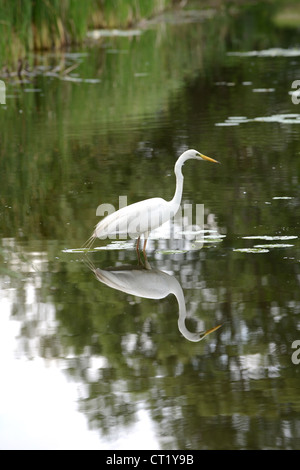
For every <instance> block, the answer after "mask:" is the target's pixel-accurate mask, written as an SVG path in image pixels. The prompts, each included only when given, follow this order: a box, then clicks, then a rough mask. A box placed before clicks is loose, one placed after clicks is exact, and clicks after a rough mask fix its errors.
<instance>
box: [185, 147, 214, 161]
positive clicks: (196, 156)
mask: <svg viewBox="0 0 300 470" xmlns="http://www.w3.org/2000/svg"><path fill="white" fill-rule="evenodd" d="M184 154H186V155H187V159H190V158H193V159H194V160H206V161H208V162H213V163H219V162H218V161H217V160H214V159H213V158H210V157H207V156H206V155H203V153H200V152H198V151H197V150H194V149H190V150H187V151H186V152H184Z"/></svg>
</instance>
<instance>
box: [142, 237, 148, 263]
mask: <svg viewBox="0 0 300 470" xmlns="http://www.w3.org/2000/svg"><path fill="white" fill-rule="evenodd" d="M147 240H148V238H145V240H144V246H143V254H144V258H145V259H147V255H146V245H147Z"/></svg>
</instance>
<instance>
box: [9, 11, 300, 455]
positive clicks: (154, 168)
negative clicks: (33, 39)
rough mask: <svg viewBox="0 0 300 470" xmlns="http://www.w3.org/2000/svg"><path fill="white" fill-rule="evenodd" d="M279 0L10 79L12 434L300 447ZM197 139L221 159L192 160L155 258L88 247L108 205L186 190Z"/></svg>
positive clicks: (299, 124)
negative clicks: (176, 213) (178, 179)
mask: <svg viewBox="0 0 300 470" xmlns="http://www.w3.org/2000/svg"><path fill="white" fill-rule="evenodd" d="M272 8H273V7H271V6H268V5H263V4H262V3H261V2H260V5H256V6H254V7H251V8H250V7H249V8H247V9H246V8H245V9H243V10H241V11H240V12H239V11H238V10H234V11H232V10H230V9H225V10H220V11H218V10H213V9H207V10H205V11H204V12H201V11H198V10H195V9H192V10H188V11H187V12H185V13H184V12H177V13H173V14H171V13H169V14H167V15H165V16H162V17H160V18H158V19H155V20H152V21H149V22H147V23H145V24H143V25H139V26H138V27H137V28H136V29H135V30H133V31H131V32H127V33H126V34H124V33H122V32H118V31H115V32H114V33H113V34H108V33H106V34H103V33H101V32H98V33H93V37H91V38H89V41H88V43H87V44H86V45H85V46H81V47H74V48H72V49H70V50H67V51H61V52H57V53H54V52H51V53H50V52H48V53H43V54H42V53H41V54H36V55H32V56H31V55H29V57H28V69H27V72H26V73H25V72H24V74H23V75H22V80H21V81H20V80H19V79H18V77H7V78H2V80H3V81H4V82H5V86H6V103H5V104H1V105H0V123H1V146H0V175H1V192H0V194H1V211H0V239H1V243H0V259H1V264H0V286H1V291H0V310H1V315H0V350H1V353H0V378H1V388H0V448H1V449H106V450H118V449H122V450H125V449H126V450H128V449H134V450H138V449H161V450H164V449H174V450H176V449H177V450H179V449H181V450H191V449H194V450H202V449H298V448H299V442H300V398H299V396H300V393H299V392H300V364H299V362H300V290H299V283H300V244H299V212H298V211H299V207H300V193H299V179H300V141H299V130H300V104H299V102H300V98H299V96H298V94H297V89H299V88H300V87H299V86H297V83H296V84H295V85H294V86H293V83H294V82H295V80H300V44H299V34H298V33H297V30H296V29H293V28H290V27H287V26H284V25H279V24H278V23H276V21H275V20H274V15H273V13H274V11H273V10H272ZM188 148H195V149H197V150H198V151H200V152H202V153H204V154H205V155H208V156H209V157H212V158H215V159H216V160H218V161H219V162H220V163H221V164H220V165H215V164H211V163H208V162H200V163H199V162H196V161H189V162H187V163H186V164H185V166H184V168H183V173H184V188H183V198H182V212H181V215H182V218H181V220H183V219H184V221H185V222H186V220H188V225H187V224H186V223H184V224H183V226H180V227H178V226H177V225H176V223H171V224H170V226H169V227H167V228H166V227H163V228H162V229H161V230H158V231H157V232H156V233H154V234H152V236H151V238H150V239H149V241H148V245H147V255H148V261H149V263H150V265H151V269H149V270H146V269H141V268H140V267H139V266H137V256H136V251H135V246H134V240H131V239H128V240H118V239H113V238H112V239H108V240H97V242H96V243H95V244H94V248H93V249H92V250H91V251H90V252H89V253H87V252H86V251H84V250H83V249H81V247H82V246H83V245H84V243H85V242H86V240H87V239H88V237H89V236H90V235H91V233H92V231H93V228H94V226H95V225H96V224H97V222H99V220H100V214H102V213H104V212H105V210H110V209H118V208H119V206H120V203H121V205H122V204H123V203H124V202H126V203H128V204H130V203H133V202H136V201H139V200H142V199H146V198H149V197H154V196H159V197H163V198H165V199H171V198H172V197H173V194H174V189H175V176H174V172H173V169H174V164H175V161H176V159H177V157H179V155H180V154H181V153H182V152H183V151H184V150H187V149H188ZM197 208H199V213H198V214H200V215H201V217H200V216H199V217H198V218H197V217H196V215H197V212H196V211H197ZM199 220H200V221H201V224H200V226H199V223H198V222H199ZM216 327H218V328H216ZM211 329H213V331H211V332H209V330H211ZM205 331H206V332H208V333H209V334H207V335H206V336H204V337H202V333H201V332H205ZM298 352H299V354H298Z"/></svg>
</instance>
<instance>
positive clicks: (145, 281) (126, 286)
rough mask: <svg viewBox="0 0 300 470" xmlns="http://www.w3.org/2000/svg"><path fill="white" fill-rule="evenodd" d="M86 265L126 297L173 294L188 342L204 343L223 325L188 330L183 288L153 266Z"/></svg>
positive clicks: (181, 331) (183, 332) (151, 297)
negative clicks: (110, 266) (204, 339)
mask: <svg viewBox="0 0 300 470" xmlns="http://www.w3.org/2000/svg"><path fill="white" fill-rule="evenodd" d="M87 264H88V266H89V268H90V269H91V270H92V271H93V273H94V274H95V276H96V279H98V281H100V282H102V283H103V284H105V285H106V286H108V287H111V288H112V289H116V290H119V291H121V292H125V293H126V294H130V295H134V296H137V297H141V298H145V299H164V298H165V297H167V296H168V295H170V294H173V295H174V296H175V297H176V299H177V302H178V307H179V312H178V329H179V331H180V333H181V334H182V335H183V336H184V337H185V338H186V339H187V340H188V341H192V342H198V341H201V340H202V339H203V338H205V336H207V335H209V334H210V333H213V332H214V331H216V330H217V329H218V328H220V326H222V325H221V324H220V325H217V326H214V327H212V328H210V329H208V330H206V331H199V332H192V331H189V330H188V329H187V327H186V324H185V320H186V318H187V317H188V314H187V310H186V304H185V298H184V293H183V290H182V287H181V285H180V283H179V282H178V280H177V279H176V278H175V277H174V276H172V275H170V274H168V273H166V272H163V271H160V270H159V269H152V268H151V266H150V265H148V266H147V268H146V269H145V268H144V267H143V266H129V265H123V266H115V267H112V268H106V269H100V268H96V267H95V266H94V265H93V263H92V262H91V261H90V260H88V262H87Z"/></svg>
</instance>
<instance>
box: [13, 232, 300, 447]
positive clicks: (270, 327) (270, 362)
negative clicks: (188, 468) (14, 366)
mask: <svg viewBox="0 0 300 470" xmlns="http://www.w3.org/2000/svg"><path fill="white" fill-rule="evenodd" d="M226 252H227V248H226V240H224V244H222V246H221V245H219V246H218V253H219V254H221V253H222V254H223V255H224V254H225V253H226ZM200 254H201V256H200V258H199V257H198V258H196V259H195V260H194V261H192V262H191V261H190V260H188V259H187V257H186V258H183V259H182V260H181V262H178V261H173V263H172V264H170V265H169V268H170V267H171V266H173V267H174V268H175V269H176V271H175V272H174V274H175V275H176V277H177V279H178V280H180V281H181V282H182V287H183V288H184V293H185V298H186V305H187V309H188V310H189V311H192V312H193V315H194V316H196V318H197V317H198V318H199V320H200V321H203V322H204V324H205V325H206V326H207V325H212V324H216V323H218V322H220V320H222V321H225V324H224V326H223V328H222V329H221V330H220V333H218V334H216V335H215V336H214V337H212V336H211V337H208V340H207V341H206V342H201V343H197V344H193V343H190V342H188V341H186V340H185V339H184V338H183V337H182V336H181V335H180V333H179V331H178V327H177V315H178V304H177V301H176V299H175V297H173V296H170V297H167V298H166V299H163V300H152V299H142V300H141V299H138V298H134V297H132V296H131V295H128V294H125V293H120V292H117V291H114V290H112V289H110V288H108V287H106V286H104V285H101V284H100V283H99V282H98V281H97V280H96V279H94V277H93V275H92V274H91V272H90V271H89V269H88V268H87V267H86V266H85V264H82V263H81V262H73V263H72V260H73V261H74V258H73V257H72V255H69V254H68V257H67V256H66V257H65V258H64V260H61V261H59V262H58V265H57V269H56V273H55V272H53V274H51V276H50V277H49V274H48V272H47V270H41V271H39V273H38V275H36V273H33V275H32V276H33V279H36V301H35V303H34V304H28V305H27V307H26V309H25V311H24V310H23V312H22V309H21V308H20V305H23V306H24V305H25V304H26V295H24V290H22V289H19V290H17V291H16V304H15V305H16V306H18V312H17V311H16V315H17V316H18V318H19V319H20V320H21V321H22V325H23V326H22V337H21V338H20V340H21V341H22V346H21V345H20V348H24V350H25V352H26V354H27V355H28V356H29V357H34V356H35V355H37V354H38V355H41V356H42V357H45V358H46V359H48V360H50V359H51V358H57V359H59V360H60V361H61V364H62V366H63V368H64V369H65V371H66V373H67V374H68V375H69V376H70V377H72V380H75V381H77V382H78V384H79V390H80V396H81V398H80V403H79V407H80V409H81V410H82V412H83V413H85V414H86V416H87V418H88V420H89V423H90V426H91V427H92V428H94V429H99V430H101V433H103V434H107V435H109V436H111V431H112V430H115V429H122V428H124V427H126V426H128V425H130V424H132V423H134V422H135V419H136V413H137V409H138V406H139V403H144V406H145V407H146V409H148V410H149V412H150V414H151V417H152V419H153V420H154V422H156V423H157V432H158V435H159V437H160V440H161V442H162V446H166V447H171V448H177V449H179V448H180V449H188V448H202V447H207V448H212V447H215V446H216V442H217V440H216V436H217V434H218V433H219V436H220V448H232V447H236V448H240V447H243V446H244V447H252V448H261V447H264V446H270V447H272V446H274V439H275V438H276V439H279V440H280V442H281V443H282V444H279V445H278V446H279V447H280V446H282V447H285V446H288V445H290V446H293V442H294V439H295V438H296V437H297V429H296V421H297V418H296V417H297V413H299V408H298V407H297V403H298V399H297V387H295V386H294V384H295V381H297V380H299V377H298V374H299V372H298V369H297V368H295V367H293V368H292V369H291V366H290V364H291V361H290V342H291V339H294V338H291V336H290V335H291V333H290V332H293V331H296V329H297V314H296V313H295V312H296V311H297V309H298V310H299V309H300V299H299V290H297V285H298V281H297V275H298V271H297V269H296V267H295V268H294V267H293V265H291V264H289V263H285V262H283V261H284V260H282V259H281V257H280V255H279V252H278V251H277V252H276V251H274V252H273V253H269V254H268V256H263V257H262V256H258V257H256V258H254V259H252V262H251V263H249V262H248V261H247V258H246V257H245V256H244V254H242V253H234V254H233V253H232V252H231V254H228V252H227V255H226V256H221V257H220V256H218V260H217V259H216V253H215V250H214V249H213V248H211V249H206V250H202V251H201V252H200ZM98 256H99V255H98ZM128 256H129V258H130V257H131V253H130V252H129V253H128ZM132 256H133V260H134V252H132ZM104 257H105V260H104ZM167 258H169V257H167ZM167 258H166V259H167ZM101 260H102V261H101V263H105V265H111V266H114V265H117V264H118V260H117V253H116V252H106V253H105V252H103V253H102V254H101ZM95 262H96V259H95ZM163 263H164V262H163V261H162V260H161V261H156V262H155V261H154V264H155V267H157V268H160V269H163V268H164V264H163ZM30 264H31V263H29V264H28V266H29V265H30ZM279 266H280V267H279ZM224 272H226V279H224ZM191 279H192V281H191ZM15 282H16V285H18V283H19V282H20V280H16V281H15ZM38 285H42V286H43V288H42V290H39V289H38V287H37V286H38ZM196 286H197V287H196ZM50 287H51V289H50ZM287 287H288V288H287ZM276 290H277V291H278V292H279V293H280V294H279V295H278V296H277V298H276V303H274V301H273V296H274V291H276ZM49 292H52V295H51V298H49ZM291 292H293V293H294V294H293V296H292V297H291ZM33 305H37V306H36V307H34V308H35V311H34V312H33V310H32V309H33ZM46 305H47V306H48V307H45V306H46ZM53 306H55V309H53ZM47 308H48V311H47ZM53 312H54V313H55V315H54V316H53ZM33 313H34V314H33ZM47 316H48V317H49V318H47ZM54 317H55V322H54V323H51V321H52V320H51V318H54ZM279 317H280V318H279ZM45 321H46V323H48V328H46V327H45V325H44V322H45ZM187 324H188V326H189V327H190V329H192V328H193V326H194V325H193V324H189V323H187ZM278 417H281V419H283V417H285V418H284V419H285V422H286V427H287V429H289V431H288V433H289V434H286V433H287V431H286V433H285V432H284V429H278V428H276V423H277V422H278ZM258 423H259V425H258ZM254 430H255V432H254ZM288 435H290V437H289V438H288V437H287V436H288Z"/></svg>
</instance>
